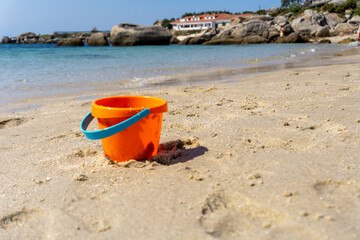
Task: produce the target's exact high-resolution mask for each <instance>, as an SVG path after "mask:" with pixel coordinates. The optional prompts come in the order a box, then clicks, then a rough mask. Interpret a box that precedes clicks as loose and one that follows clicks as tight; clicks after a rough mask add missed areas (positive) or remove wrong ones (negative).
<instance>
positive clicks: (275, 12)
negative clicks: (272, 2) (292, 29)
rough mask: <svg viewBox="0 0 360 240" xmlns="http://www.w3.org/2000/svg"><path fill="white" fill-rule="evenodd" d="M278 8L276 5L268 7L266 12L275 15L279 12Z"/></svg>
mask: <svg viewBox="0 0 360 240" xmlns="http://www.w3.org/2000/svg"><path fill="white" fill-rule="evenodd" d="M280 10H281V9H280V8H278V7H271V8H269V10H268V13H269V14H270V15H271V16H273V15H275V14H278V13H279V12H280Z"/></svg>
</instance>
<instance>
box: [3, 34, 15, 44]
mask: <svg viewBox="0 0 360 240" xmlns="http://www.w3.org/2000/svg"><path fill="white" fill-rule="evenodd" d="M1 43H2V44H10V43H13V41H12V40H11V38H9V37H6V36H5V37H3V38H2V41H1Z"/></svg>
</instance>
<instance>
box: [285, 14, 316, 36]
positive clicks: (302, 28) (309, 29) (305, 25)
mask: <svg viewBox="0 0 360 240" xmlns="http://www.w3.org/2000/svg"><path fill="white" fill-rule="evenodd" d="M291 27H292V28H293V29H294V32H296V33H298V34H300V33H306V34H315V33H316V31H317V26H314V25H313V24H312V23H311V21H309V20H305V19H304V18H297V19H295V20H294V21H292V22H291Z"/></svg>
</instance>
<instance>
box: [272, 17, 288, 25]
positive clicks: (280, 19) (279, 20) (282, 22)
mask: <svg viewBox="0 0 360 240" xmlns="http://www.w3.org/2000/svg"><path fill="white" fill-rule="evenodd" d="M274 22H275V24H277V25H279V26H280V27H283V26H285V25H286V24H288V21H287V19H286V18H285V17H284V16H277V17H276V18H275V19H274Z"/></svg>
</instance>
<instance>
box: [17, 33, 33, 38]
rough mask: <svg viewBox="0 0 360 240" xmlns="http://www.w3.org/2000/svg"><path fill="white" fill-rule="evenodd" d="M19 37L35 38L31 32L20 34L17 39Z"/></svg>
mask: <svg viewBox="0 0 360 240" xmlns="http://www.w3.org/2000/svg"><path fill="white" fill-rule="evenodd" d="M21 37H29V38H31V37H36V34H35V33H33V32H26V33H22V34H20V35H19V36H18V38H21Z"/></svg>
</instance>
